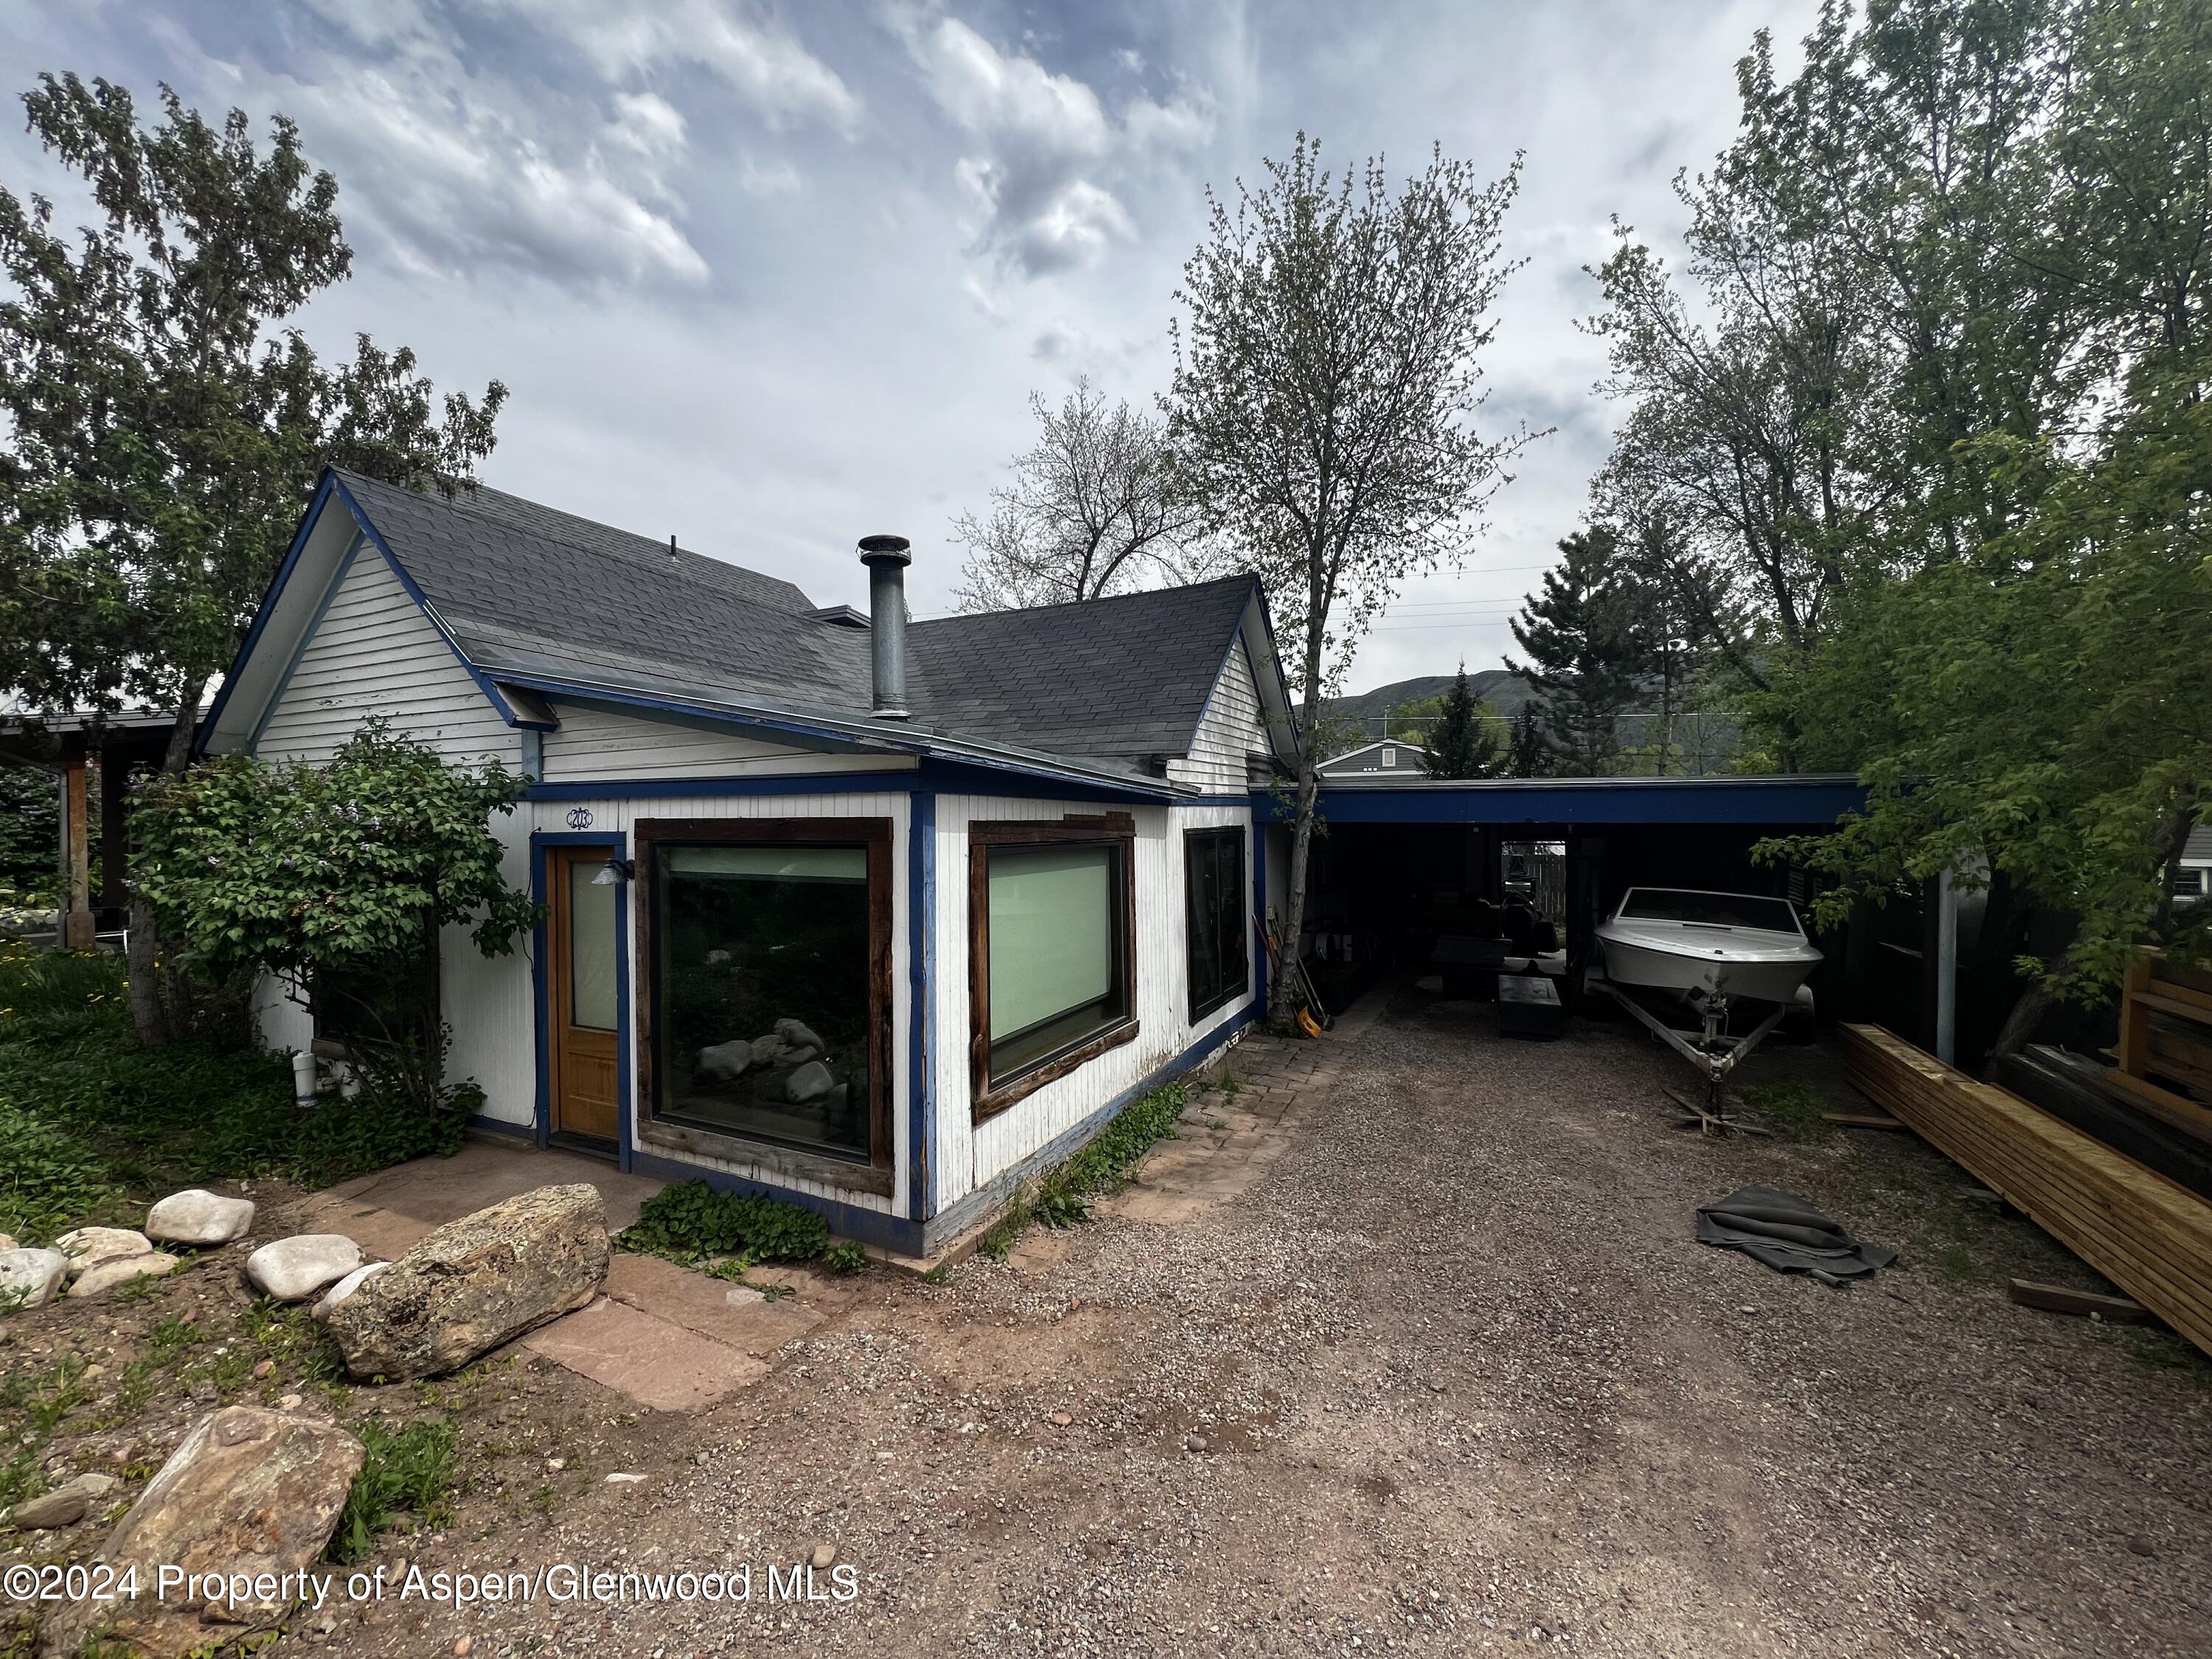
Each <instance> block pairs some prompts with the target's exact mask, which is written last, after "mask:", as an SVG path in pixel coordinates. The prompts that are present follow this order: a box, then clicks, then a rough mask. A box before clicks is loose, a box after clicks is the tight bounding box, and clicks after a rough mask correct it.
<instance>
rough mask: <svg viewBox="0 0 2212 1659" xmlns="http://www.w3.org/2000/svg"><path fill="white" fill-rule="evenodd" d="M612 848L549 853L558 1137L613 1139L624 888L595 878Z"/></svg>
mask: <svg viewBox="0 0 2212 1659" xmlns="http://www.w3.org/2000/svg"><path fill="white" fill-rule="evenodd" d="M611 851H612V849H611V848H605V847H557V848H551V849H550V850H549V851H548V853H547V854H546V860H547V862H546V870H545V877H546V880H545V891H546V894H547V897H548V902H549V904H550V910H551V915H549V916H548V917H547V918H546V929H545V931H546V938H547V939H548V940H549V941H550V945H551V949H550V956H551V957H552V960H551V962H550V963H549V964H548V965H549V967H550V973H549V974H548V975H547V976H546V977H547V980H548V982H549V984H550V989H551V992H552V1007H551V1009H550V1027H551V1042H550V1044H549V1045H548V1046H549V1048H550V1060H551V1063H552V1071H553V1075H552V1079H551V1087H550V1091H549V1092H550V1097H551V1100H552V1108H553V1123H552V1127H553V1132H554V1133H556V1134H572V1135H586V1136H589V1137H591V1138H592V1139H599V1140H606V1141H612V1140H614V1139H615V1138H616V1135H617V1116H616V1110H615V1103H616V1097H617V1094H618V1093H619V1091H620V1088H621V1083H620V1079H621V1076H622V1067H621V1065H620V1063H619V1060H618V1057H617V1052H616V1046H615V1028H616V1021H617V1010H618V1004H619V1001H620V990H619V986H620V977H619V975H617V971H616V969H617V964H618V963H619V961H620V957H621V952H622V941H621V938H620V934H619V932H618V930H617V927H616V908H615V898H616V895H617V893H618V892H620V889H619V888H617V887H615V886H612V885H603V884H598V883H596V882H595V881H594V879H593V878H595V877H597V876H598V875H599V872H601V871H603V870H605V868H606V865H607V858H608V855H609V854H610V853H611Z"/></svg>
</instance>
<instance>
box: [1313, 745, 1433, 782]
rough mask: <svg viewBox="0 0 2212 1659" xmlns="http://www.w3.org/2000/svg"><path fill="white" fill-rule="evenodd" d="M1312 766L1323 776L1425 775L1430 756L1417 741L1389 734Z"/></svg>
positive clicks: (1407, 776)
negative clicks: (1405, 740) (1407, 740)
mask: <svg viewBox="0 0 2212 1659" xmlns="http://www.w3.org/2000/svg"><path fill="white" fill-rule="evenodd" d="M1314 770H1315V771H1316V772H1317V773H1319V774H1320V775H1322V777H1325V778H1358V777H1369V776H1374V777H1394V778H1425V777H1426V776H1428V775H1429V757H1428V751H1427V750H1424V749H1423V748H1422V747H1421V746H1420V744H1417V743H1407V742H1404V741H1403V740H1401V739H1400V738H1389V739H1387V740H1385V741H1383V742H1380V743H1364V744H1360V746H1359V747H1358V748H1357V749H1351V750H1346V751H1345V752H1344V753H1343V754H1341V755H1332V756H1331V757H1329V758H1328V759H1327V760H1325V761H1322V763H1320V764H1319V765H1317V766H1316V767H1315V768H1314Z"/></svg>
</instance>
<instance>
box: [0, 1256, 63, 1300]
mask: <svg viewBox="0 0 2212 1659" xmlns="http://www.w3.org/2000/svg"><path fill="white" fill-rule="evenodd" d="M68 1277H69V1258H68V1257H67V1256H65V1255H63V1254H62V1253H61V1252H60V1251H59V1250H24V1249H15V1250H0V1313H13V1312H14V1311H15V1310H16V1309H18V1308H35V1307H37V1306H38V1305H39V1304H40V1303H41V1302H44V1301H45V1300H46V1298H47V1297H51V1296H52V1295H53V1293H54V1292H55V1291H58V1290H59V1289H60V1288H61V1286H62V1281H63V1280H64V1279H67V1278H68Z"/></svg>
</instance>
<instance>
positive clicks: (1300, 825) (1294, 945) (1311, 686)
mask: <svg viewBox="0 0 2212 1659" xmlns="http://www.w3.org/2000/svg"><path fill="white" fill-rule="evenodd" d="M1312 608H1313V610H1314V611H1316V612H1318V611H1320V610H1321V607H1320V606H1319V605H1315V606H1313V607H1312ZM1321 636H1322V617H1320V616H1319V615H1318V614H1316V615H1315V616H1313V617H1311V619H1310V624H1309V626H1308V628H1307V629H1306V641H1307V643H1306V663H1305V668H1306V683H1305V699H1304V704H1305V706H1304V708H1303V710H1302V711H1301V719H1300V721H1299V726H1300V730H1299V732H1298V805H1297V817H1296V818H1295V819H1294V820H1293V822H1292V824H1291V868H1290V873H1289V885H1290V891H1289V894H1288V896H1287V897H1286V898H1285V902H1284V905H1283V939H1282V946H1283V960H1282V964H1281V969H1280V971H1279V972H1278V973H1277V974H1276V975H1275V982H1274V984H1273V985H1272V986H1270V987H1268V993H1267V1018H1269V1020H1270V1021H1272V1022H1273V1024H1275V1025H1276V1026H1277V1027H1278V1028H1279V1029H1288V1028H1289V1027H1290V1026H1291V1024H1292V1022H1293V1021H1295V1020H1296V1019H1297V1012H1298V974H1297V963H1298V962H1299V959H1300V958H1299V954H1298V939H1299V936H1300V935H1301V933H1304V929H1305V920H1306V862H1307V860H1308V858H1309V857H1310V854H1311V853H1312V850H1313V832H1314V813H1315V809H1316V806H1318V805H1319V804H1320V801H1321V775H1320V774H1319V773H1318V772H1316V771H1315V769H1314V753H1315V746H1316V744H1318V743H1319V741H1320V733H1319V732H1318V730H1317V729H1316V728H1317V727H1318V726H1319V724H1320V720H1321Z"/></svg>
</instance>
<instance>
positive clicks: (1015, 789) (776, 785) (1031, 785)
mask: <svg viewBox="0 0 2212 1659" xmlns="http://www.w3.org/2000/svg"><path fill="white" fill-rule="evenodd" d="M924 789H927V790H934V791H936V792H937V793H940V794H948V795H997V796H1000V797H1001V798H1003V799H1009V800H1067V801H1078V802H1105V803H1108V804H1109V805H1135V806H1249V805H1251V801H1252V798H1251V797H1250V796H1249V795H1175V796H1162V795H1158V794H1154V793H1149V792H1146V791H1139V790H1126V791H1125V790H1118V789H1109V788H1104V787H1095V786H1092V785H1089V784H1080V783H1073V782H1061V781H1041V780H1035V779H1030V778H1026V777H1023V776H1020V775H1016V774H1012V773H1007V772H999V771H994V770H993V769H991V768H989V767H985V766H969V765H966V764H963V763H960V762H957V761H941V760H925V761H923V762H922V763H921V765H919V766H915V767H902V768H900V769H897V770H896V771H889V770H887V771H882V772H802V773H797V774H793V773H776V774H774V775H763V776H758V777H754V776H743V775H741V776H737V777H720V778H714V777H705V778H601V779H586V780H584V781H564V782H561V783H540V784H534V785H532V787H531V789H530V792H529V796H528V798H529V799H532V800H549V801H551V800H659V799H667V798H669V797H682V796H686V795H688V796H690V797H692V798H694V799H708V798H712V797H717V796H724V795H814V794H822V795H844V794H854V793H881V794H897V793H907V792H911V791H915V790H924Z"/></svg>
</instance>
